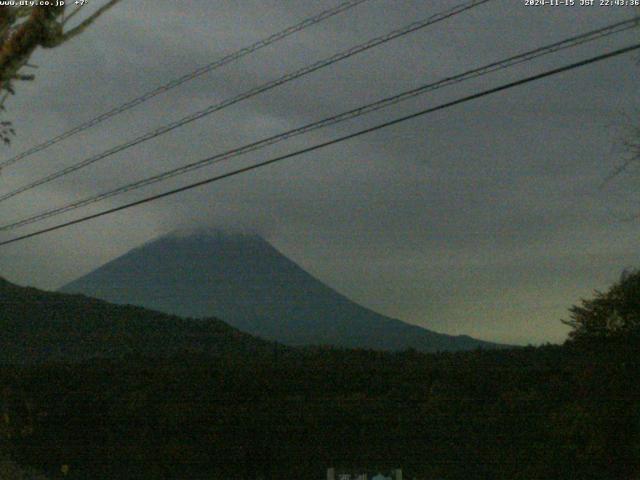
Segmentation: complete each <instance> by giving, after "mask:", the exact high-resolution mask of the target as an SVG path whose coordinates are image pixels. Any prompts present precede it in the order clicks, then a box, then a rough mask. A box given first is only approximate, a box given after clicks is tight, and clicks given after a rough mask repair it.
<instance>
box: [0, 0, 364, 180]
mask: <svg viewBox="0 0 640 480" xmlns="http://www.w3.org/2000/svg"><path fill="white" fill-rule="evenodd" d="M367 1H369V0H349V1H347V2H343V3H341V4H340V5H338V6H336V7H334V8H331V9H328V10H325V11H323V12H320V13H319V14H317V15H314V16H312V17H309V18H306V19H304V20H302V21H301V22H299V23H297V24H295V25H292V26H290V27H287V28H285V29H284V30H281V31H280V32H277V33H274V34H273V35H271V36H269V37H267V38H264V39H262V40H259V41H257V42H255V43H253V44H252V45H249V46H248V47H244V48H241V49H240V50H237V51H235V52H233V53H230V54H229V55H226V56H224V57H222V58H220V59H218V60H216V61H215V62H212V63H210V64H208V65H204V66H202V67H200V68H197V69H196V70H194V71H192V72H189V73H187V74H186V75H183V76H181V77H178V78H176V79H173V80H171V81H170V82H167V83H165V84H164V85H161V86H159V87H157V88H155V89H153V90H150V91H148V92H146V93H144V94H142V95H141V96H139V97H136V98H134V99H133V100H129V101H128V102H126V103H123V104H122V105H120V106H118V107H115V108H113V109H111V110H109V111H107V112H105V113H103V114H101V115H99V116H97V117H95V118H92V119H91V120H88V121H86V122H84V123H81V124H80V125H77V126H76V127H74V128H72V129H70V130H68V131H66V132H64V133H61V134H60V135H57V136H55V137H53V138H51V139H49V140H47V141H45V142H43V143H40V144H38V145H36V146H34V147H31V148H30V149H28V150H25V151H24V152H21V153H19V154H18V155H16V156H14V157H12V158H10V159H8V160H5V161H4V162H0V168H5V167H8V166H9V165H13V164H14V163H16V162H19V161H20V160H22V159H24V158H27V157H29V156H31V155H33V154H34V153H38V152H41V151H42V150H45V149H47V148H49V147H50V146H52V145H55V144H56V143H59V142H61V141H62V140H65V139H67V138H69V137H71V136H73V135H75V134H76V133H80V132H82V131H84V130H87V129H89V128H91V127H94V126H96V125H98V124H99V123H102V122H104V121H105V120H107V119H109V118H112V117H115V116H116V115H119V114H121V113H123V112H126V111H127V110H130V109H132V108H134V107H137V106H138V105H140V104H141V103H144V102H146V101H147V100H150V99H152V98H153V97H156V96H158V95H160V94H163V93H166V92H168V91H170V90H173V89H174V88H176V87H178V86H180V85H182V84H183V83H186V82H189V81H191V80H193V79H195V78H197V77H199V76H201V75H204V74H205V73H209V72H211V71H213V70H216V69H218V68H221V67H223V66H224V65H227V64H229V63H232V62H235V61H236V60H239V59H241V58H242V57H244V56H246V55H249V54H251V53H253V52H256V51H258V50H260V49H262V48H264V47H267V46H269V45H271V44H273V43H275V42H278V41H279V40H283V39H285V38H287V37H289V36H290V35H293V34H294V33H297V32H299V31H301V30H304V29H306V28H308V27H311V26H313V25H315V24H317V23H320V22H322V21H323V20H327V19H328V18H331V17H333V16H335V15H338V14H340V13H342V12H345V11H347V10H349V9H351V8H353V7H356V6H358V5H360V4H361V3H364V2H367Z"/></svg>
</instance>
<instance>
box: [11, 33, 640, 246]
mask: <svg viewBox="0 0 640 480" xmlns="http://www.w3.org/2000/svg"><path fill="white" fill-rule="evenodd" d="M638 49H640V43H636V44H633V45H630V46H627V47H624V48H620V49H618V50H615V51H613V52H610V53H605V54H602V55H598V56H595V57H591V58H588V59H586V60H582V61H580V62H576V63H572V64H569V65H565V66H564V67H559V68H554V69H552V70H547V71H545V72H543V73H539V74H536V75H532V76H529V77H526V78H523V79H521V80H517V81H514V82H509V83H506V84H503V85H500V86H498V87H494V88H491V89H488V90H484V91H482V92H479V93H475V94H472V95H467V96H465V97H462V98H459V99H457V100H453V101H451V102H447V103H443V104H441V105H438V106H436V107H431V108H427V109H425V110H420V111H419V112H416V113H412V114H410V115H405V116H402V117H399V118H396V119H394V120H390V121H387V122H384V123H381V124H378V125H375V126H373V127H369V128H365V129H363V130H359V131H357V132H355V133H351V134H349V135H344V136H341V137H338V138H334V139H333V140H329V141H326V142H322V143H318V144H315V145H313V146H311V147H307V148H304V149H301V150H297V151H295V152H292V153H288V154H286V155H281V156H278V157H275V158H271V159H269V160H265V161H263V162H259V163H256V164H253V165H250V166H247V167H243V168H239V169H237V170H233V171H231V172H227V173H224V174H221V175H216V176H214V177H210V178H207V179H205V180H200V181H198V182H195V183H191V184H189V185H186V186H183V187H179V188H175V189H173V190H169V191H166V192H163V193H159V194H156V195H152V196H150V197H146V198H143V199H141V200H137V201H135V202H131V203H127V204H125V205H121V206H119V207H114V208H110V209H108V210H103V211H102V212H98V213H94V214H92V215H87V216H85V217H81V218H77V219H75V220H71V221H68V222H64V223H60V224H58V225H54V226H52V227H48V228H43V229H41V230H37V231H35V232H32V233H28V234H26V235H21V236H19V237H16V238H12V239H10V240H5V241H3V242H0V246H4V245H9V244H11V243H15V242H19V241H22V240H26V239H27V238H31V237H35V236H38V235H42V234H44V233H48V232H52V231H55V230H59V229H62V228H66V227H69V226H71V225H76V224H78V223H83V222H86V221H88V220H92V219H94V218H99V217H103V216H105V215H109V214H112V213H115V212H119V211H121V210H126V209H129V208H132V207H135V206H138V205H143V204H145V203H149V202H153V201H155V200H159V199H161V198H164V197H168V196H171V195H175V194H178V193H181V192H184V191H187V190H191V189H193V188H196V187H200V186H203V185H207V184H210V183H214V182H217V181H220V180H223V179H226V178H229V177H233V176H236V175H240V174H242V173H246V172H249V171H252V170H257V169H259V168H262V167H266V166H267V165H271V164H274V163H277V162H281V161H283V160H286V159H289V158H293V157H297V156H300V155H303V154H306V153H309V152H313V151H316V150H320V149H322V148H326V147H328V146H330V145H335V144H337V143H341V142H344V141H346V140H351V139H353V138H356V137H359V136H362V135H365V134H368V133H371V132H375V131H378V130H382V129H383V128H388V127H390V126H392V125H397V124H400V123H403V122H406V121H408V120H412V119H414V118H418V117H421V116H424V115H427V114H429V113H433V112H436V111H440V110H445V109H447V108H451V107H453V106H456V105H460V104H462V103H466V102H469V101H471V100H475V99H478V98H481V97H485V96H488V95H492V94H495V93H498V92H501V91H504V90H508V89H511V88H514V87H517V86H520V85H525V84H527V83H531V82H534V81H537V80H541V79H543V78H547V77H551V76H553V75H558V74H560V73H563V72H567V71H569V70H573V69H576V68H580V67H583V66H586V65H589V64H592V63H596V62H600V61H603V60H606V59H609V58H613V57H617V56H619V55H623V54H625V53H629V52H631V51H635V50H638Z"/></svg>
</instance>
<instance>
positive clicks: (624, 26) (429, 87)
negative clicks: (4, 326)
mask: <svg viewBox="0 0 640 480" xmlns="http://www.w3.org/2000/svg"><path fill="white" fill-rule="evenodd" d="M639 23H640V17H635V18H632V19H630V20H626V21H622V22H618V23H615V24H612V25H609V26H606V27H603V28H599V29H596V30H592V31H589V32H586V33H583V34H580V35H577V36H574V37H571V38H568V39H565V40H562V41H559V42H556V43H553V44H550V45H546V46H544V47H539V48H536V49H534V50H530V51H527V52H524V53H521V54H518V55H515V56H512V57H509V58H506V59H504V60H500V61H497V62H493V63H490V64H488V65H485V66H482V67H479V68H475V69H472V70H469V71H466V72H464V73H461V74H458V75H455V76H452V77H447V78H444V79H442V80H439V81H437V82H434V83H428V84H426V85H422V86H420V87H418V88H414V89H411V90H408V91H405V92H402V93H399V94H397V95H393V96H391V97H387V98H384V99H382V100H378V101H376V102H373V103H369V104H367V105H364V106H361V107H358V108H355V109H352V110H349V111H346V112H343V113H340V114H338V115H334V116H332V117H328V118H325V119H322V120H319V121H316V122H312V123H309V124H307V125H304V126H302V127H298V128H295V129H292V130H288V131H286V132H283V133H280V134H278V135H274V136H271V137H267V138H264V139H262V140H259V141H256V142H252V143H249V144H247V145H243V146H241V147H237V148H234V149H232V150H228V151H226V152H223V153H219V154H216V155H214V156H211V157H207V158H205V159H201V160H199V161H196V162H192V163H190V164H187V165H183V166H181V167H178V168H174V169H171V170H168V171H166V172H163V173H160V174H157V175H154V176H151V177H147V178H145V179H142V180H138V181H136V182H132V183H128V184H126V185H123V186H121V187H118V188H116V189H113V190H109V191H107V192H103V193H101V194H98V195H94V196H91V197H88V198H85V199H82V200H78V201H75V202H72V203H70V204H67V205H64V206H62V207H57V208H53V209H50V210H47V211H45V212H41V213H39V214H36V215H33V216H31V217H28V218H25V219H22V220H18V221H15V222H13V223H10V224H5V225H2V226H0V231H7V230H12V229H15V228H18V227H22V226H25V225H29V224H32V223H35V222H38V221H40V220H44V219H47V218H50V217H53V216H57V215H61V214H63V213H66V212H69V211H72V210H75V209H77V208H80V207H84V206H86V205H90V204H93V203H96V202H99V201H102V200H106V199H107V198H111V197H114V196H116V195H120V194H123V193H125V192H129V191H132V190H137V189H139V188H142V187H145V186H148V185H151V184H154V183H157V182H160V181H163V180H166V179H168V178H171V177H174V176H178V175H182V174H184V173H187V172H190V171H193V170H197V169H199V168H203V167H205V166H208V165H211V164H214V163H219V162H222V161H225V160H228V159H230V158H233V157H237V156H240V155H244V154H246V153H249V152H253V151H256V150H259V149H261V148H264V147H267V146H270V145H273V144H276V143H279V142H282V141H284V140H287V139H290V138H292V137H295V136H299V135H302V134H305V133H308V132H311V131H314V130H317V129H320V128H324V127H328V126H332V125H336V124H338V123H342V122H345V121H347V120H351V119H354V118H357V117H360V116H362V115H365V114H368V113H371V112H374V111H377V110H381V109H383V108H387V107H389V106H391V105H394V104H397V103H399V102H402V101H406V100H408V99H410V98H414V97H416V96H418V95H422V94H425V93H427V92H430V91H434V90H437V89H440V88H443V87H446V86H450V85H454V84H457V83H461V82H463V81H466V80H470V79H472V78H477V77H480V76H483V75H487V74H489V73H492V72H495V71H498V70H502V69H505V68H509V67H512V66H514V65H518V64H521V63H524V62H529V61H532V60H533V59H535V58H538V57H541V56H544V55H548V54H551V53H554V52H558V51H561V50H564V49H567V48H572V47H575V46H577V45H581V44H584V43H587V42H591V41H595V40H598V39H600V38H603V37H606V36H610V35H613V34H616V33H620V32H622V31H626V30H629V29H631V28H635V27H637V26H638V24H639Z"/></svg>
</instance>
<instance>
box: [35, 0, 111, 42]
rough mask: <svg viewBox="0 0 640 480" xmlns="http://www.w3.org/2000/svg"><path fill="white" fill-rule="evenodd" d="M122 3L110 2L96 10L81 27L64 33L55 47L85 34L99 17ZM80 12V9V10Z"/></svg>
mask: <svg viewBox="0 0 640 480" xmlns="http://www.w3.org/2000/svg"><path fill="white" fill-rule="evenodd" d="M118 3H120V0H110V1H109V2H108V3H107V4H106V5H104V6H102V7H101V8H99V9H98V10H96V11H95V12H94V13H93V14H92V15H91V16H89V17H88V18H87V19H85V20H84V21H83V22H82V23H80V25H78V26H77V27H75V28H73V29H72V30H70V31H68V32H66V33H63V34H62V35H61V36H60V38H59V41H58V42H57V43H55V44H54V45H53V46H54V47H57V46H58V45H60V44H62V43H64V42H66V41H68V40H71V39H72V38H74V37H76V36H78V35H80V34H81V33H82V32H84V31H85V30H86V29H87V28H88V27H89V26H90V25H91V24H92V23H93V22H95V21H96V20H97V19H98V17H100V16H101V15H102V14H104V13H105V12H107V11H108V10H109V9H111V8H113V7H114V6H115V5H116V4H118ZM78 10H79V9H78ZM78 10H76V11H75V12H73V13H72V14H71V15H74V14H75V13H76V12H77V11H78ZM47 48H49V46H47Z"/></svg>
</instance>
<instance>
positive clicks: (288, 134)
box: [0, 0, 640, 246]
mask: <svg viewBox="0 0 640 480" xmlns="http://www.w3.org/2000/svg"><path fill="white" fill-rule="evenodd" d="M367 1H370V0H352V1H347V2H344V3H341V4H340V5H338V6H337V7H335V8H332V9H329V10H325V11H323V12H320V13H319V14H317V15H314V16H312V17H310V18H307V19H305V20H303V21H302V22H300V23H298V24H296V25H293V26H291V27H289V28H286V29H284V30H282V31H281V32H278V33H275V34H273V35H271V36H270V37H268V38H266V39H263V40H260V41H258V42H256V43H254V44H252V45H250V46H248V47H245V48H243V49H241V50H238V51H237V52H234V53H232V54H230V55H227V56H225V57H223V58H221V59H219V60H216V61H214V62H212V63H210V64H208V65H206V66H204V67H201V68H198V69H197V70H194V71H192V72H189V73H187V74H185V75H183V76H181V77H179V78H177V79H174V80H171V81H169V82H167V83H166V84H164V85H162V86H160V87H158V88H156V89H154V90H151V91H149V92H147V93H145V94H143V95H141V96H139V97H136V98H134V99H132V100H130V101H128V102H126V103H124V104H122V105H120V106H118V107H115V108H113V109H111V110H109V111H108V112H105V113H103V114H101V115H98V116H96V117H95V118H93V119H91V120H89V121H87V122H85V123H82V124H80V125H78V126H76V127H74V128H72V129H70V130H68V131H66V132H63V133H61V134H60V135H57V136H55V137H53V138H51V139H49V140H46V141H44V142H42V143H40V144H38V145H35V146H34V147H32V148H30V149H28V150H25V151H23V152H21V153H20V154H18V155H15V156H13V157H12V158H9V159H8V160H5V161H2V162H0V168H2V167H4V168H6V167H9V166H11V165H14V164H16V163H18V162H20V161H22V160H23V159H25V158H27V157H30V156H32V155H34V154H36V153H38V152H41V151H43V150H46V149H47V148H49V147H51V146H53V145H55V144H57V143H60V142H62V141H63V140H66V139H68V138H70V137H73V136H74V135H76V134H77V133H80V132H82V131H84V130H87V129H89V128H92V127H94V126H96V125H98V124H100V123H102V122H103V121H105V120H107V119H109V118H112V117H115V116H117V115H119V114H121V113H123V112H125V111H127V110H130V109H132V108H134V107H136V106H138V105H141V104H142V103H144V102H146V101H148V100H150V99H151V98H154V97H156V96H159V95H161V94H164V93H166V92H168V91H170V90H172V89H174V88H177V87H179V86H180V85H182V84H184V83H186V82H189V81H190V80H193V79H195V78H197V77H199V76H201V75H204V74H205V73H208V72H211V71H213V70H215V69H218V68H221V67H223V66H225V65H227V64H229V63H231V62H234V61H237V60H238V59H240V58H242V57H244V56H246V55H249V54H251V53H254V52H256V51H258V50H260V49H261V48H264V47H265V46H267V45H271V44H273V43H276V42H278V41H280V40H282V39H284V38H286V37H288V36H290V35H293V34H294V33H296V32H299V31H302V30H304V29H306V28H309V27H311V26H313V25H316V24H318V23H319V22H322V21H323V20H326V19H328V18H331V17H333V16H336V15H338V14H341V13H344V12H347V11H348V10H350V9H352V8H354V7H356V6H359V5H362V4H364V3H366V2H367ZM492 1H493V0H471V1H468V2H465V3H462V4H459V5H457V6H455V7H453V8H451V9H448V10H446V11H443V12H438V13H436V14H434V15H431V16H429V17H427V18H425V19H423V20H420V21H416V22H412V23H410V24H409V25H406V26H405V27H402V28H399V29H395V30H393V31H391V32H388V33H387V34H385V35H381V36H378V37H375V38H372V39H370V40H368V41H366V42H364V43H361V44H359V45H355V46H353V47H351V48H349V49H347V50H344V51H342V52H339V53H336V54H334V55H331V56H329V57H327V58H325V59H323V60H320V61H317V62H315V63H312V64H310V65H307V66H305V67H303V68H300V69H298V70H296V71H294V72H291V73H288V74H285V75H283V76H281V77H279V78H277V79H276V80H273V81H270V82H266V83H264V84H262V85H259V86H257V87H254V88H252V89H250V90H247V91H245V92H242V93H240V94H238V95H235V96H233V97H231V98H228V99H225V100H223V101H221V102H217V103H214V104H212V105H209V106H208V107H206V108H204V109H202V110H199V111H197V112H194V113H192V114H190V115H188V116H186V117H184V118H182V119H180V120H177V121H174V122H171V123H169V124H167V125H164V126H162V127H160V128H157V129H155V130H152V131H149V132H147V133H145V134H144V135H141V136H138V137H136V138H134V139H132V140H129V141H126V142H123V143H121V144H119V145H117V146H115V147H113V148H110V149H108V150H106V151H104V152H101V153H99V154H96V155H93V156H91V157H88V158H85V159H82V160H80V161H79V162H76V163H74V164H72V165H71V166H68V167H66V168H63V169H61V170H59V171H56V172H53V173H51V174H49V175H47V176H44V177H42V178H40V179H38V180H35V181H32V182H30V183H28V184H25V185H22V186H20V187H18V188H15V189H12V190H9V191H6V192H2V191H1V190H0V202H3V201H5V200H8V199H10V198H12V197H15V196H17V195H21V194H24V193H26V192H29V191H30V190H33V189H35V188H37V187H39V186H41V185H44V184H47V183H49V182H52V181H54V180H56V179H59V178H62V177H65V176H67V175H70V174H72V173H73V172H76V171H78V170H81V169H83V168H85V167H88V166H89V165H92V164H95V163H97V162H99V161H102V160H104V159H106V158H108V157H111V156H112V155H115V154H116V153H119V152H123V151H125V150H128V149H130V148H133V147H135V146H137V145H140V144H142V143H144V142H147V141H149V140H151V139H154V138H157V137H159V136H162V135H164V134H166V133H168V132H170V131H173V130H176V129H178V128H181V127H183V126H185V125H188V124H190V123H192V122H194V121H196V120H199V119H201V118H204V117H207V116H209V115H212V114H214V113H216V112H219V111H221V110H223V109H225V108H228V107H230V106H231V105H235V104H237V103H239V102H242V101H244V100H246V99H249V98H252V97H255V96H257V95H260V94H262V93H264V92H267V91H269V90H272V89H274V88H276V87H279V86H281V85H284V84H286V83H289V82H291V81H293V80H295V79H298V78H301V77H303V76H306V75H310V74H311V73H313V72H316V71H318V70H321V69H324V68H328V67H330V66H332V65H334V64H336V63H338V62H341V61H343V60H345V59H347V58H350V57H353V56H355V55H358V54H360V53H362V52H365V51H367V50H370V49H373V48H375V47H377V46H379V45H382V44H385V43H388V42H391V41H393V40H395V39H397V38H400V37H403V36H406V35H409V34H411V33H414V32H417V31H419V30H422V29H425V28H427V27H429V26H431V25H434V24H436V23H439V22H443V21H446V20H449V19H452V18H454V17H456V16H458V15H461V14H464V13H465V12H467V11H469V10H471V9H474V8H478V7H480V6H482V5H484V4H488V3H491V2H492ZM639 25H640V17H634V18H630V19H629V20H626V21H620V22H617V23H614V24H610V25H606V26H604V27H602V28H599V29H596V30H591V31H588V32H584V33H582V34H580V35H576V36H573V37H570V38H566V39H564V40H562V41H559V42H555V43H552V44H549V45H544V46H540V47H537V48H535V49H532V50H528V51H525V52H522V53H520V54H518V55H514V56H510V57H508V58H505V59H502V60H499V61H495V62H491V63H489V64H487V65H483V66H480V67H476V68H473V69H470V70H467V71H464V72H461V73H459V74H457V75H454V76H450V77H447V78H443V79H441V80H439V81H436V82H431V83H427V84H424V85H420V86H418V87H416V88H413V89H410V90H407V91H403V92H399V93H397V94H395V95H392V96H389V97H386V98H382V99H380V100H377V101H375V102H371V103H368V104H365V105H362V106H360V107H358V108H354V109H350V110H348V111H345V112H341V113H339V114H336V115H333V116H330V117H328V118H324V119H321V120H318V121H315V122H312V123H309V124H306V125H303V126H300V127H298V128H294V129H291V130H287V131H284V132H282V133H279V134H277V135H273V136H269V137H266V138H262V139H260V140H257V141H254V142H251V143H249V144H246V145H241V146H238V147H236V148H233V149H230V150H227V151H225V152H221V153H218V154H215V155H212V156H210V157H207V158H203V159H200V160H198V161H195V162H190V163H188V164H185V165H181V166H178V167H175V168H172V169H170V170H167V171H165V172H163V173H160V174H156V175H153V176H149V177H147V178H144V179H142V180H138V181H135V182H130V183H127V184H125V185H122V186H120V187H118V188H115V189H111V190H108V191H104V192H101V193H98V194H95V195H92V196H89V197H87V198H84V199H80V200H76V201H74V202H70V203H68V204H65V205H61V206H59V207H54V208H51V209H47V210H44V211H42V212H40V213H37V214H35V215H32V216H29V217H26V218H21V219H16V220H14V221H11V222H9V223H6V224H1V225H0V232H1V231H9V230H14V229H17V228H20V227H24V226H26V225H30V224H33V223H37V222H41V221H44V220H46V219H48V218H51V217H55V216H58V215H62V214H64V213H67V212H70V211H72V210H76V209H79V208H82V207H86V206H88V205H91V204H94V203H97V202H100V201H103V200H106V199H108V198H112V197H115V196H118V195H122V194H124V193H126V192H129V191H132V190H137V189H140V188H143V187H145V186H148V185H151V184H155V183H158V182H162V181H165V180H167V179H169V178H172V177H176V176H179V175H183V174H185V173H187V172H191V171H194V170H197V169H199V168H202V167H205V166H208V165H211V164H214V163H219V162H222V161H227V160H230V159H232V158H235V157H239V156H241V155H244V154H247V153H249V152H254V151H257V150H260V149H262V148H265V147H267V146H270V145H274V144H276V143H279V142H283V141H286V140H288V139H291V138H292V137H296V136H300V135H303V134H307V133H309V132H312V131H314V130H318V129H321V128H325V127H329V126H333V125H336V124H339V123H342V122H345V121H347V120H351V119H354V118H357V117H361V116H364V115H367V114H369V113H372V112H375V111H379V110H383V109H385V108H388V107H390V106H392V105H395V104H398V103H400V102H405V101H407V100H409V99H412V98H415V97H417V96H419V95H424V94H426V93H428V92H432V91H434V90H437V89H441V88H444V87H447V86H451V85H455V84H458V83H462V82H465V81H468V80H471V79H473V78H477V77H480V76H483V75H488V74H490V73H493V72H496V71H499V70H504V69H507V68H510V67H513V66H515V65H518V64H522V63H525V62H530V61H532V60H533V59H535V58H538V57H542V56H545V55H550V54H552V53H555V52H558V51H561V50H566V49H569V48H573V47H576V46H578V45H582V44H585V43H588V42H594V41H597V40H599V39H602V38H604V37H609V36H612V35H615V34H618V33H621V32H624V31H628V30H630V29H633V28H637V27H638V26H639ZM638 49H640V43H635V44H632V45H628V46H626V47H623V48H619V49H617V50H614V51H611V52H608V53H602V54H600V55H596V56H593V57H590V58H586V59H583V60H580V61H577V62H574V63H571V64H568V65H565V66H562V67H558V68H554V69H551V70H547V71H543V72H540V73H538V74H535V75H531V76H528V77H526V78H522V79H520V80H516V81H512V82H508V83H505V84H502V85H499V86H497V87H494V88H490V89H487V90H484V91H481V92H478V93H475V94H471V95H467V96H464V97H461V98H458V99H456V100H453V101H450V102H447V103H444V104H441V105H437V106H435V107H431V108H428V109H423V110H420V111H418V112H415V113H412V114H410V115H405V116H401V117H398V118H394V119H392V120H388V121H386V122H383V123H380V124H377V125H374V126H372V127H369V128H365V129H362V130H359V131H356V132H354V133H350V134H347V135H342V136H339V137H337V138H334V139H332V140H329V141H325V142H322V143H317V144H313V145H310V146H308V147H306V148H303V149H301V150H297V151H294V152H291V153H288V154H286V155H281V156H278V157H275V158H269V159H266V160H263V161H260V162H258V163H254V164H251V165H249V166H244V167H242V168H236V169H234V170H231V171H229V172H226V173H224V174H220V175H216V176H213V177H209V178H205V179H202V180H199V181H196V182H193V183H190V184H187V185H185V186H182V187H179V188H175V189H171V190H168V191H165V192H162V193H159V194H155V195H151V196H148V197H146V198H143V199H141V200H137V201H134V202H130V203H126V204H123V205H120V206H118V207H115V208H110V209H106V210H103V211H100V212H98V213H94V214H91V215H85V216H82V217H79V218H76V219H73V220H70V221H66V222H62V223H58V224H56V225H53V226H49V227H46V228H41V229H39V230H36V231H33V232H30V233H26V234H22V235H19V236H16V237H14V238H11V239H9V240H5V241H2V242H0V246H2V245H7V244H10V243H14V242H18V241H21V240H25V239H27V238H30V237H34V236H37V235H42V234H44V233H47V232H51V231H54V230H58V229H62V228H66V227H69V226H71V225H74V224H77V223H81V222H85V221H88V220H91V219H94V218H98V217H102V216H105V215H108V214H111V213H115V212H118V211H121V210H125V209H129V208H133V207H135V206H138V205H142V204H145V203H149V202H153V201H156V200H159V199H161V198H164V197H167V196H170V195H175V194H178V193H180V192H184V191H186V190H190V189H193V188H196V187H200V186H203V185H206V184H210V183H213V182H216V181H220V180H222V179H225V178H229V177H232V176H235V175H240V174H242V173H245V172H248V171H252V170H256V169H259V168H262V167H265V166H267V165H271V164H274V163H276V162H281V161H284V160H286V159H290V158H293V157H297V156H300V155H303V154H305V153H309V152H312V151H316V150H319V149H322V148H325V147H328V146H330V145H334V144H337V143H341V142H345V141H348V140H350V139H353V138H356V137H359V136H362V135H366V134H368V133H371V132H374V131H377V130H381V129H383V128H387V127H390V126H391V125H396V124H399V123H402V122H406V121H408V120H411V119H413V118H417V117H421V116H425V115H428V114H430V113H433V112H436V111H439V110H444V109H447V108H450V107H453V106H455V105H459V104H462V103H466V102H469V101H472V100H475V99H477V98H480V97H484V96H487V95H492V94H495V93H498V92H500V91H504V90H507V89H511V88H515V87H518V86H520V85H524V84H527V83H530V82H534V81H537V80H540V79H543V78H547V77H550V76H553V75H558V74H560V73H562V72H566V71H569V70H573V69H576V68H580V67H583V66H586V65H589V64H593V63H596V62H600V61H604V60H606V59H609V58H612V57H616V56H619V55H623V54H626V53H628V52H631V51H634V50H638ZM0 186H1V184H0Z"/></svg>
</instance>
